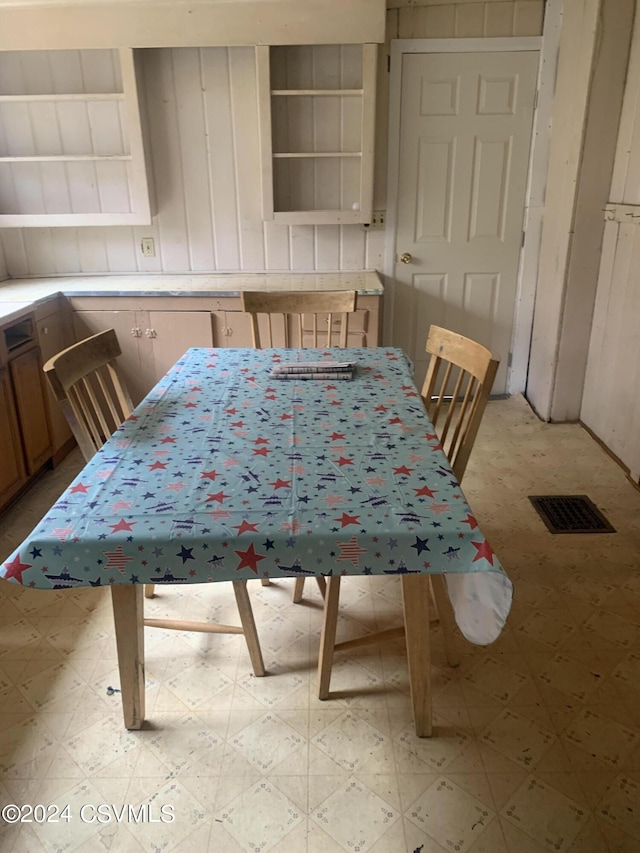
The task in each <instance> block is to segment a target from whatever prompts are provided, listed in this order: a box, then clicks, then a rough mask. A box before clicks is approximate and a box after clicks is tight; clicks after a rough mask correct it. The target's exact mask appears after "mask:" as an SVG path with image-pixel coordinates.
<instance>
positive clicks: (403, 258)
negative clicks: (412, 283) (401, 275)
mask: <svg viewBox="0 0 640 853" xmlns="http://www.w3.org/2000/svg"><path fill="white" fill-rule="evenodd" d="M412 260H413V258H412V257H411V255H410V254H409V252H403V254H402V255H400V263H401V264H410V263H411V261H412Z"/></svg>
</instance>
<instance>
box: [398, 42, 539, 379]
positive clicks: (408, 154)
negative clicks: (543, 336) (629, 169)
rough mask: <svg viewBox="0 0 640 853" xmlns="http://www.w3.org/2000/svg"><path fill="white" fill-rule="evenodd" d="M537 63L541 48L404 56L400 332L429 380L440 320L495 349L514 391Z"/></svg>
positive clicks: (419, 374)
mask: <svg viewBox="0 0 640 853" xmlns="http://www.w3.org/2000/svg"><path fill="white" fill-rule="evenodd" d="M537 67H538V53H537V51H514V52H504V53H426V54H421V53H417V54H405V55H404V57H403V65H402V102H401V110H400V116H401V118H400V148H399V154H400V160H399V183H398V216H397V222H398V228H397V242H396V264H395V279H396V285H395V298H394V312H393V342H394V343H395V344H396V345H399V346H402V347H403V348H404V349H405V351H406V352H407V354H408V355H409V356H410V357H411V358H412V359H413V361H414V363H415V366H416V380H417V381H418V382H422V379H423V377H424V373H425V368H426V362H427V359H426V356H425V352H424V345H425V341H426V337H427V331H428V328H429V326H430V325H431V323H435V324H436V325H439V326H445V327H446V328H448V329H453V330H454V331H456V332H459V333H460V334H463V335H466V336H468V337H471V338H474V339H475V340H478V341H479V342H480V343H482V344H484V345H485V346H486V347H488V348H489V349H490V350H491V351H492V353H493V355H494V358H499V359H500V369H499V371H498V375H497V377H496V381H495V384H494V386H493V393H494V394H500V393H503V392H504V391H505V389H506V379H507V368H508V360H509V350H510V345H511V335H512V327H513V317H514V309H515V297H516V281H517V274H518V262H519V256H520V249H521V246H522V223H523V213H524V202H525V192H526V185H527V171H528V163H529V147H530V143H531V127H532V121H533V107H534V96H535V88H536V77H537ZM403 255H404V259H405V261H408V263H403V262H401V260H400V259H401V257H402V256H403Z"/></svg>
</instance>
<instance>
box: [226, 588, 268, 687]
mask: <svg viewBox="0 0 640 853" xmlns="http://www.w3.org/2000/svg"><path fill="white" fill-rule="evenodd" d="M233 591H234V593H235V596H236V604H237V605H238V613H239V614H240V621H241V622H242V629H243V631H244V638H245V640H246V642H247V648H248V649H249V657H250V658H251V665H252V666H253V674H254V675H264V674H265V669H264V662H263V660H262V651H261V649H260V640H259V639H258V632H257V630H256V620H255V619H254V618H253V610H252V608H251V601H250V599H249V593H248V592H247V582H246V581H233Z"/></svg>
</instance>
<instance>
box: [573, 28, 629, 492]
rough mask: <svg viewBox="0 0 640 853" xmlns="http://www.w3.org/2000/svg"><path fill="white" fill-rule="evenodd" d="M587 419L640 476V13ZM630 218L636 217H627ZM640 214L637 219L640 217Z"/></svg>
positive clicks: (614, 181) (595, 325)
mask: <svg viewBox="0 0 640 853" xmlns="http://www.w3.org/2000/svg"><path fill="white" fill-rule="evenodd" d="M610 202H611V203H614V204H625V205H630V207H629V208H628V209H623V210H621V211H620V214H619V218H620V219H621V220H623V221H610V222H607V224H606V228H605V236H604V245H603V251H602V259H601V263H600V275H599V279H598V289H597V295H596V305H595V310H594V316H593V325H592V329H591V339H590V344H589V358H588V362H587V373H586V381H585V386H584V395H583V400H582V409H581V413H580V417H581V419H582V421H583V422H584V423H585V424H586V425H587V426H588V427H589V428H590V429H591V430H593V432H594V433H595V434H596V435H597V436H598V437H599V438H600V439H602V441H603V442H604V443H605V444H606V445H607V447H609V448H610V449H611V451H612V452H613V453H614V454H616V456H618V458H619V459H620V460H621V462H622V463H623V464H624V465H625V466H626V467H628V468H629V473H630V476H631V477H632V479H633V480H635V481H636V482H638V481H640V15H636V21H635V26H634V31H633V42H632V47H631V60H630V63H629V73H628V76H627V86H626V90H625V96H624V103H623V110H622V118H621V121H620V134H619V137H618V147H617V152H616V160H615V166H614V172H613V178H612V181H611V194H610ZM625 216H628V221H626V222H625V221H624V219H625ZM636 217H637V218H636Z"/></svg>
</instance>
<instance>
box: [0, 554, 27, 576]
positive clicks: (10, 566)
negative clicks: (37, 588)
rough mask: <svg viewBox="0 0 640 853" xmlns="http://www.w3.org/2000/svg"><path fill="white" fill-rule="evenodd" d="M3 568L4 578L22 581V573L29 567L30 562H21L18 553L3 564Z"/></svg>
mask: <svg viewBox="0 0 640 853" xmlns="http://www.w3.org/2000/svg"><path fill="white" fill-rule="evenodd" d="M4 567H5V569H6V570H7V571H6V572H5V575H4V577H5V579H6V580H11V579H12V578H15V579H16V580H17V581H18V583H22V573H23V572H26V570H27V569H30V568H31V564H29V563H23V562H22V560H21V559H20V554H16V556H15V557H14V558H13V560H11V562H9V563H5V564H4Z"/></svg>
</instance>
